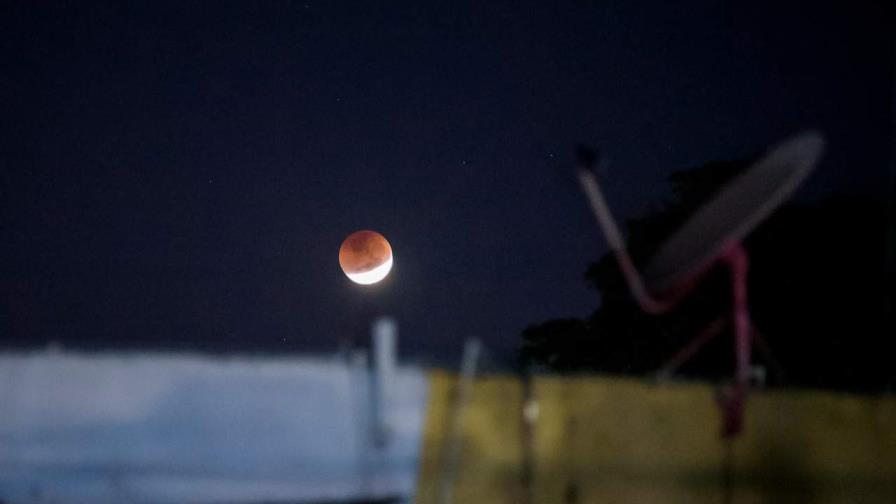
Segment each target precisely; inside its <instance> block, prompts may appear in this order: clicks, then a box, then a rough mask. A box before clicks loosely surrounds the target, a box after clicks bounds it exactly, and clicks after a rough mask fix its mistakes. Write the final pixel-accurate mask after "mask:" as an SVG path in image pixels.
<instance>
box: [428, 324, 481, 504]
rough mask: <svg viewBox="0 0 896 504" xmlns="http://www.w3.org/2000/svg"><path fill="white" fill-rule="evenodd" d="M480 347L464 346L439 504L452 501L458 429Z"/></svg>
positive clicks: (476, 344) (474, 344)
mask: <svg viewBox="0 0 896 504" xmlns="http://www.w3.org/2000/svg"><path fill="white" fill-rule="evenodd" d="M481 348H482V345H481V344H480V343H479V340H477V339H469V340H467V342H466V344H464V355H463V359H462V361H461V366H460V377H459V379H458V384H457V394H456V395H455V397H454V404H453V407H452V412H451V419H450V424H449V428H448V436H447V437H446V439H445V450H444V452H443V457H444V458H443V459H442V480H441V482H440V484H439V499H438V503H439V504H451V502H452V501H453V499H454V493H453V492H454V480H455V478H456V476H457V466H458V463H459V461H460V434H461V432H460V429H461V425H462V422H461V420H462V419H463V411H464V409H465V408H466V406H467V402H468V401H469V399H470V393H471V391H472V388H473V380H474V379H475V378H476V364H477V363H478V361H479V352H480V350H481Z"/></svg>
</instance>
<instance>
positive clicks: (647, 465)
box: [417, 373, 896, 504]
mask: <svg viewBox="0 0 896 504" xmlns="http://www.w3.org/2000/svg"><path fill="white" fill-rule="evenodd" d="M455 381H456V380H455V377H454V376H453V375H449V374H444V373H433V374H432V375H431V380H430V383H431V385H430V386H431V390H430V395H429V406H428V410H427V419H426V425H425V431H424V449H423V457H422V472H421V479H420V482H419V484H418V494H417V497H418V498H417V502H418V503H419V504H433V503H435V502H437V489H438V485H439V478H440V457H441V452H442V449H443V446H444V441H445V440H444V437H445V433H444V426H445V425H446V419H447V416H448V414H449V411H448V410H449V404H450V400H451V396H452V391H453V387H454V385H455ZM534 391H535V395H536V397H537V400H538V405H539V415H538V419H537V421H536V423H535V430H534V444H533V454H534V456H533V460H534V463H533V470H534V472H533V478H532V485H531V495H530V496H529V498H531V502H533V503H539V504H547V503H566V502H581V503H586V502H587V503H592V502H593V503H597V502H613V503H619V502H638V503H651V502H657V503H659V502H662V503H676V502H680V503H701V502H707V503H709V502H712V503H718V502H723V501H724V499H723V495H724V493H723V484H722V481H723V474H724V469H723V468H724V467H725V464H724V460H725V452H726V450H725V444H724V443H723V442H722V441H720V439H719V437H718V429H719V418H718V410H717V408H716V406H715V402H714V390H713V388H712V387H710V386H708V385H705V384H698V383H678V384H672V385H664V386H660V387H657V386H651V385H648V384H645V383H644V382H641V381H636V380H630V379H618V378H606V377H575V378H556V377H550V378H537V379H536V380H535V384H534ZM521 403H522V387H521V385H520V383H519V382H518V381H517V380H516V379H514V378H511V377H500V376H496V377H486V378H484V379H481V380H479V381H478V383H477V384H476V385H475V387H474V391H473V395H472V398H471V403H470V406H469V408H468V409H467V411H465V413H464V416H463V417H462V422H463V429H462V431H463V436H462V449H461V463H460V469H459V471H458V475H457V479H456V481H455V485H454V497H455V498H454V502H456V503H464V504H472V503H478V502H482V503H505V502H507V503H509V502H516V503H519V502H526V498H527V493H526V492H525V491H524V489H523V485H521V477H522V472H521V471H522V459H523V449H522V443H521V440H522V438H523V436H522V429H521V425H522V422H521V415H520V411H521ZM731 449H732V451H731V453H732V456H731V467H732V473H733V475H734V476H733V484H732V488H733V491H732V492H733V499H732V501H733V502H736V503H778V502H781V503H784V502H788V503H789V502H813V503H846V502H862V503H866V502H881V503H893V502H896V398H893V397H883V398H881V397H860V396H851V395H841V394H833V393H827V392H817V391H770V392H761V391H760V392H756V393H754V394H753V395H752V396H751V398H750V400H749V403H748V414H747V418H746V432H745V434H744V435H743V436H742V437H741V438H739V439H738V440H737V441H735V442H734V443H733V444H732V445H731Z"/></svg>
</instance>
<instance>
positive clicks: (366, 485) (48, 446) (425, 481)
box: [0, 325, 896, 504]
mask: <svg viewBox="0 0 896 504" xmlns="http://www.w3.org/2000/svg"><path fill="white" fill-rule="evenodd" d="M384 328H385V332H386V333H389V327H388V325H386V326H384ZM382 338H383V339H382V341H381V344H382V345H383V346H381V347H380V351H384V350H385V349H388V348H389V347H390V346H391V345H392V343H393V342H394V338H393V336H389V335H386V336H384V337H382ZM386 365H387V366H386V368H384V369H383V370H380V371H376V372H371V369H370V367H369V366H368V360H367V357H366V354H364V353H363V352H355V353H352V354H350V355H348V356H342V357H332V358H295V357H293V358H283V359H274V358H261V357H256V358H246V357H243V358H213V357H200V356H190V355H166V354H137V355H116V354H99V355H81V354H70V353H61V352H40V353H19V354H5V355H0V405H2V408H3V411H2V415H0V500H2V501H3V502H9V503H19V502H22V503H38V502H60V503H66V502H92V503H103V502H158V503H166V502H195V503H204V502H209V503H211V502H216V503H217V502H235V503H258V502H290V503H293V502H295V503H302V502H320V501H324V500H333V501H337V500H341V501H347V500H352V499H382V498H388V497H398V498H401V499H404V500H407V501H410V500H414V501H415V502H417V503H419V504H434V503H436V502H438V501H439V499H440V498H442V499H444V498H445V495H448V496H449V498H450V500H451V501H452V502H455V503H480V502H482V503H526V502H531V503H539V504H541V503H545V504H552V503H564V504H567V503H569V504H572V503H596V502H620V503H626V502H632V503H635V502H637V503H652V502H657V503H659V502H663V503H674V502H682V503H684V502H687V503H704V502H705V503H718V502H723V501H724V498H723V496H724V495H725V494H724V491H723V485H722V482H723V479H724V475H725V454H726V450H725V446H726V445H725V443H724V442H722V441H721V440H720V438H719V431H718V411H717V409H716V408H715V406H714V401H713V398H714V394H715V391H714V388H713V387H711V386H710V385H707V384H701V383H681V382H677V383H673V384H670V385H663V386H652V385H648V384H646V383H645V382H643V381H640V380H635V379H622V378H609V377H599V376H580V377H575V376H566V377H538V376H536V377H534V378H533V379H532V380H531V382H530V383H531V388H530V390H531V398H532V399H533V401H532V402H530V403H529V404H528V406H527V407H526V408H523V398H524V390H525V389H524V386H523V383H522V382H521V380H520V379H519V378H517V377H515V376H510V375H486V376H485V377H481V378H477V379H476V380H475V381H472V384H471V385H470V387H469V389H468V390H467V392H466V393H465V394H464V396H465V399H464V400H463V401H457V395H456V394H457V392H458V390H457V387H458V376H457V375H454V374H450V373H445V372H440V371H431V372H425V371H423V370H421V369H418V368H411V367H407V366H394V367H390V366H391V365H392V363H391V361H388V362H386ZM377 373H380V378H378V379H374V377H375V376H377ZM384 380H385V381H384ZM386 382H388V385H387V386H385V383H386ZM377 398H379V399H377ZM377 401H381V402H380V405H379V406H378V407H376V406H375V405H374V404H372V403H375V402H377ZM457 404H461V405H462V407H461V408H460V409H459V410H458V409H457V408H456V407H455V406H456V405H457ZM524 409H525V411H526V414H525V418H526V419H528V421H529V422H530V423H528V424H526V423H524V415H523V410H524ZM746 422H747V430H746V433H745V435H744V436H743V437H742V438H739V439H737V440H735V441H732V442H731V443H733V444H732V445H731V446H732V448H733V450H732V452H731V453H732V454H733V455H732V457H731V458H730V460H731V468H732V470H731V474H732V476H733V477H732V478H731V479H730V481H731V486H730V488H731V495H732V496H733V498H732V499H731V502H736V503H754V502H755V503H775V502H806V503H846V502H863V503H869V502H870V503H876V502H880V503H892V502H896V430H894V428H893V427H894V425H896V398H894V397H891V396H858V395H845V394H835V393H830V392H819V391H811V390H787V391H784V390H776V391H758V392H757V393H756V394H755V397H754V399H753V402H752V407H751V408H750V409H749V411H748V414H747V417H746ZM452 426H454V427H456V428H452ZM452 432H454V433H456V436H454V435H452V434H451V433H452ZM526 433H531V439H529V440H528V441H527V438H526ZM449 438H450V439H452V441H451V442H449ZM451 447H453V448H451ZM446 449H451V450H456V453H457V456H456V457H445V450H446ZM446 464H454V465H453V469H451V471H452V474H451V478H447V479H446V478H445V467H444V466H445V465H446ZM525 478H528V480H529V483H528V485H527V484H525V483H524V479H525ZM446 481H448V482H449V483H450V484H451V488H450V489H449V490H448V491H446V490H445V489H444V488H442V487H443V485H444V484H445V482H446Z"/></svg>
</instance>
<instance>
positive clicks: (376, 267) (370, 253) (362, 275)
mask: <svg viewBox="0 0 896 504" xmlns="http://www.w3.org/2000/svg"><path fill="white" fill-rule="evenodd" d="M339 266H341V267H342V272H343V273H345V276H347V277H348V278H349V280H351V281H352V282H355V283H359V284H363V285H369V284H373V283H377V282H379V281H380V280H382V279H383V278H386V275H388V274H389V271H390V270H391V269H392V246H391V245H389V242H388V241H386V238H384V237H383V235H381V234H379V233H377V232H376V231H369V230H363V231H355V232H354V233H352V234H350V235H348V238H346V239H345V241H343V242H342V246H341V247H339Z"/></svg>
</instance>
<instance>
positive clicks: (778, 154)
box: [643, 131, 824, 293]
mask: <svg viewBox="0 0 896 504" xmlns="http://www.w3.org/2000/svg"><path fill="white" fill-rule="evenodd" d="M823 148H824V140H823V139H822V137H821V135H820V134H819V133H817V132H814V131H810V132H806V133H803V134H801V135H799V136H796V137H794V138H792V139H790V140H787V141H785V142H783V143H781V144H779V145H777V146H776V147H774V148H772V149H771V150H769V151H768V152H767V153H766V154H765V155H764V156H763V157H762V158H761V159H760V160H759V161H757V162H756V163H754V164H753V165H752V166H751V167H750V168H748V169H747V170H746V171H745V172H744V173H742V174H741V175H739V176H738V177H736V178H735V179H734V180H733V181H731V182H730V183H728V184H727V185H726V186H725V187H724V188H723V189H722V190H721V191H719V192H718V193H717V194H716V195H715V196H714V197H713V198H712V199H710V200H709V201H708V202H707V203H706V204H704V205H703V206H702V207H701V208H700V209H699V210H697V212H696V213H695V214H694V215H693V216H692V217H691V218H690V219H689V220H688V222H687V223H685V225H684V226H683V227H682V228H681V229H679V230H678V232H676V233H675V234H674V235H673V236H672V237H671V238H670V239H669V240H667V241H666V242H665V243H664V244H663V246H662V247H661V248H660V250H659V252H657V254H656V255H655V256H654V257H653V259H651V260H650V261H649V262H648V264H647V267H646V268H644V271H643V276H644V280H645V283H646V285H647V288H648V289H649V290H650V291H651V292H652V293H663V292H666V291H669V290H670V289H673V288H674V287H676V286H678V285H681V284H683V283H684V282H686V281H688V280H689V279H690V278H692V277H693V276H696V275H698V274H699V273H700V272H701V271H703V270H704V269H705V268H706V267H707V266H709V264H710V263H712V262H713V261H714V260H715V259H716V258H718V257H719V256H721V255H722V253H723V252H724V250H725V248H726V247H728V246H729V245H730V244H732V243H735V242H738V241H740V240H741V239H743V237H744V236H746V235H747V234H748V233H749V232H750V231H752V230H753V229H754V228H755V227H756V226H757V225H758V224H759V223H760V222H762V220H763V219H765V218H766V217H768V216H769V214H771V213H772V211H773V210H775V208H777V207H778V206H780V205H781V204H782V203H783V202H784V201H785V200H786V199H787V198H788V197H789V196H790V195H791V194H792V193H793V192H794V191H795V190H796V188H797V187H798V186H799V185H800V183H801V182H802V181H803V180H804V179H805V178H806V176H808V175H809V173H810V172H811V171H812V169H813V168H814V167H815V165H816V163H817V162H818V160H819V159H820V158H821V153H822V150H823Z"/></svg>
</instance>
